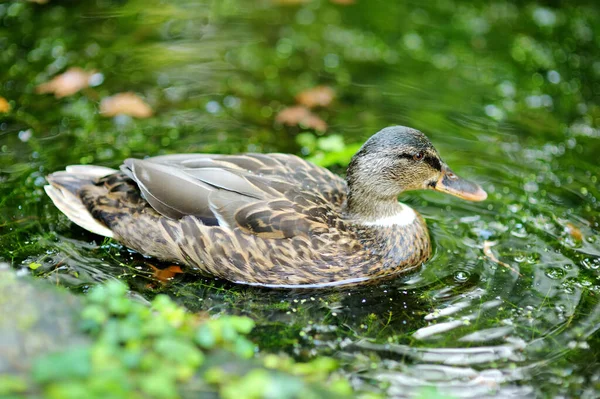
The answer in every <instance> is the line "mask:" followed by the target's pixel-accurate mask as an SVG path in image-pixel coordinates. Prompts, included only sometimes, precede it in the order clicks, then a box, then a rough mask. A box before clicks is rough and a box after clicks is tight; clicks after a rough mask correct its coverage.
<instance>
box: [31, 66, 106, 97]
mask: <svg viewBox="0 0 600 399" xmlns="http://www.w3.org/2000/svg"><path fill="white" fill-rule="evenodd" d="M95 73H96V71H90V72H86V71H84V70H83V69H81V68H78V67H74V68H69V69H68V70H67V71H66V72H64V73H62V74H60V75H57V76H55V77H54V78H53V79H52V80H51V81H49V82H46V83H42V84H40V85H39V86H38V87H37V88H36V92H37V93H39V94H45V93H54V95H55V96H56V98H62V97H66V96H71V95H73V94H75V93H77V92H78V91H79V90H81V89H85V88H86V87H89V86H90V78H91V77H92V76H93V75H94V74H95Z"/></svg>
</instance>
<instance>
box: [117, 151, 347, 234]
mask: <svg viewBox="0 0 600 399" xmlns="http://www.w3.org/2000/svg"><path fill="white" fill-rule="evenodd" d="M121 169H122V171H123V172H125V173H126V174H127V175H128V176H129V177H130V178H132V179H133V180H134V181H135V182H136V183H137V185H138V187H139V188H140V191H141V193H142V196H143V197H144V198H145V199H146V201H148V203H149V204H150V206H152V208H154V209H155V210H156V211H158V212H159V213H161V214H162V215H164V216H167V217H169V218H172V219H180V218H182V217H184V216H186V215H194V216H197V217H199V218H200V219H201V220H202V221H203V223H205V224H207V225H220V226H223V227H228V228H241V229H243V230H246V231H247V232H249V233H253V234H257V235H261V236H265V237H270V238H284V237H292V236H294V235H297V234H299V233H302V232H304V233H306V232H308V231H315V230H320V229H325V228H326V227H327V224H328V222H329V221H330V220H332V219H333V215H334V214H338V215H339V210H340V208H341V205H342V203H343V202H344V200H345V196H346V184H345V182H344V180H343V179H341V178H340V177H338V176H336V175H334V174H333V173H331V172H330V171H328V170H327V169H324V168H321V167H318V166H316V165H313V164H311V163H308V162H306V161H304V160H302V159H301V158H299V157H296V156H293V155H287V154H245V155H236V156H227V155H211V154H197V155H187V154H185V155H184V154H181V155H168V156H159V157H153V158H147V159H144V160H140V159H127V160H126V161H125V163H124V164H123V165H122V167H121Z"/></svg>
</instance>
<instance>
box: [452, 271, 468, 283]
mask: <svg viewBox="0 0 600 399" xmlns="http://www.w3.org/2000/svg"><path fill="white" fill-rule="evenodd" d="M469 277H471V273H469V272H468V271H465V270H459V271H457V272H456V273H454V281H456V282H457V283H461V284H462V283H465V282H467V281H468V280H469Z"/></svg>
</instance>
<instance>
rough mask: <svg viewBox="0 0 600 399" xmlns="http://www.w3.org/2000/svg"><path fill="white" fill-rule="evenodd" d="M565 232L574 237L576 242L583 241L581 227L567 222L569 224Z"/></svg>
mask: <svg viewBox="0 0 600 399" xmlns="http://www.w3.org/2000/svg"><path fill="white" fill-rule="evenodd" d="M565 231H566V232H567V234H569V235H570V236H571V237H573V239H574V240H576V241H583V233H582V232H581V230H580V229H579V227H577V226H575V225H574V224H573V223H571V222H567V224H566V225H565Z"/></svg>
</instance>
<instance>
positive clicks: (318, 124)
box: [275, 105, 327, 132]
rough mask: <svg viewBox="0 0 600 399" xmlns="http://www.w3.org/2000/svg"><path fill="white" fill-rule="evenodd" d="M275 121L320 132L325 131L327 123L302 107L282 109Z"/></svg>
mask: <svg viewBox="0 0 600 399" xmlns="http://www.w3.org/2000/svg"><path fill="white" fill-rule="evenodd" d="M275 120H276V121H277V122H279V123H282V124H284V125H288V126H296V125H300V126H302V127H306V128H309V129H314V130H319V131H321V132H324V131H326V130H327V123H325V121H324V120H323V119H321V118H319V117H318V116H317V115H315V114H313V113H312V112H310V110H309V109H308V108H306V107H304V106H302V105H296V106H293V107H287V108H284V109H282V110H281V111H280V112H279V114H277V118H276V119H275Z"/></svg>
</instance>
